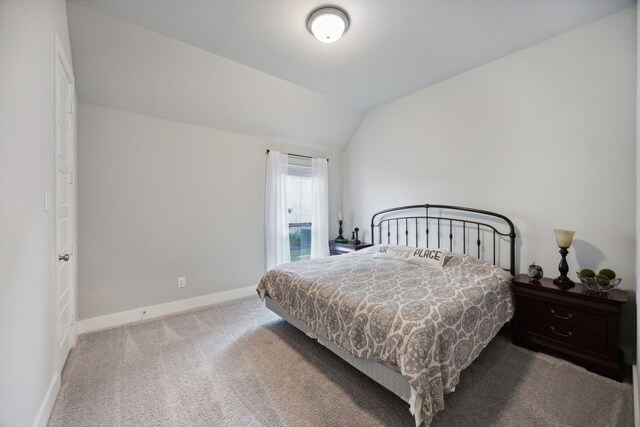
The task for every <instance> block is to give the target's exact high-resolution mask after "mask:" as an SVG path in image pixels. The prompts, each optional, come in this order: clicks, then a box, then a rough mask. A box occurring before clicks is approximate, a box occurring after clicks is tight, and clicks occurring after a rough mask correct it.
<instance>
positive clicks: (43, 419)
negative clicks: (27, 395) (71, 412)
mask: <svg viewBox="0 0 640 427" xmlns="http://www.w3.org/2000/svg"><path fill="white" fill-rule="evenodd" d="M59 390H60V375H58V374H56V375H54V377H53V378H52V379H51V384H49V388H48V389H47V393H46V394H45V395H44V400H43V401H42V404H41V405H40V409H38V413H37V414H36V418H35V420H33V427H46V425H47V422H49V417H50V416H51V411H52V410H53V404H54V403H56V397H58V391H59Z"/></svg>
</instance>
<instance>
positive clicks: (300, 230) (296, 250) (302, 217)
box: [287, 164, 311, 262]
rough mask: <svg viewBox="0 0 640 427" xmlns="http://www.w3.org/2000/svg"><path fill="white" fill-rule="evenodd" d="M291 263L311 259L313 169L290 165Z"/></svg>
mask: <svg viewBox="0 0 640 427" xmlns="http://www.w3.org/2000/svg"><path fill="white" fill-rule="evenodd" d="M287 203H288V205H289V206H288V213H289V248H290V251H291V261H292V262H293V261H299V260H302V259H309V258H310V257H311V167H310V166H306V165H296V164H290V165H289V175H288V176H287Z"/></svg>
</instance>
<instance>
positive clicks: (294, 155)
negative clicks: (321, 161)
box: [267, 149, 329, 162]
mask: <svg viewBox="0 0 640 427" xmlns="http://www.w3.org/2000/svg"><path fill="white" fill-rule="evenodd" d="M270 151H271V150H269V149H267V154H269V152H270ZM284 154H286V155H287V156H291V157H300V158H302V159H313V157H311V156H303V155H302V154H293V153H284ZM328 161H329V159H327V162H328Z"/></svg>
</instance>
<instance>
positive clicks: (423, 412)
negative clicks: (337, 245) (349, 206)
mask: <svg viewBox="0 0 640 427" xmlns="http://www.w3.org/2000/svg"><path fill="white" fill-rule="evenodd" d="M379 249H380V247H379V246H375V247H372V248H368V249H364V250H361V251H357V252H354V253H351V254H346V255H341V256H336V257H328V258H321V259H315V260H309V261H301V262H296V263H290V264H283V265H280V266H277V267H276V268H274V269H272V270H270V271H268V272H267V273H266V274H265V275H264V277H263V278H262V280H261V281H260V283H259V285H258V289H257V290H258V293H259V294H260V295H261V296H262V297H264V296H269V297H270V298H271V299H272V300H273V301H274V302H275V303H277V304H278V305H279V306H280V308H281V309H282V310H283V311H284V312H285V313H286V314H287V315H288V317H289V318H290V319H292V320H296V321H301V322H302V325H304V326H305V328H306V329H308V331H309V332H310V333H312V334H314V335H316V336H317V337H318V338H319V339H320V340H323V341H324V342H327V343H330V344H332V345H335V346H337V347H338V352H337V353H338V354H340V353H339V352H340V351H342V352H346V353H347V354H349V355H351V356H354V357H356V358H360V359H367V360H370V361H373V362H379V363H380V364H383V365H386V366H390V367H393V368H395V369H396V370H397V371H398V372H399V373H400V375H401V376H402V377H403V378H404V379H406V380H407V381H408V383H409V385H410V391H411V397H410V398H409V402H410V404H411V407H412V408H413V412H414V415H415V416H416V422H417V424H419V423H420V422H421V421H422V420H424V421H425V422H426V424H429V423H430V420H431V418H432V416H433V415H434V414H435V413H436V412H437V411H439V410H441V409H443V408H444V394H446V393H448V392H450V391H453V390H454V388H455V386H456V385H457V383H458V381H459V377H460V372H461V371H462V370H463V369H464V368H466V367H467V366H468V365H469V364H470V363H471V362H472V361H473V360H474V359H475V358H476V357H477V356H478V355H479V353H480V351H482V349H483V348H484V347H485V346H486V345H487V344H488V343H489V342H490V341H491V339H492V338H493V337H494V336H495V334H496V333H497V332H498V331H499V330H500V328H501V327H502V326H503V325H504V323H506V322H507V321H509V320H510V319H511V317H512V315H513V296H512V293H511V275H510V274H509V273H507V272H505V271H504V270H502V269H500V268H498V267H495V266H493V265H491V264H488V263H486V262H484V261H481V260H479V259H476V258H473V257H470V256H467V255H460V254H453V255H451V256H449V257H447V259H446V262H445V264H444V266H443V268H433V267H428V266H424V265H415V264H411V263H407V262H405V261H395V260H388V259H377V258H374V255H375V254H376V252H377V251H378V250H379ZM350 363H351V362H350ZM385 387H386V385H385ZM391 387H393V386H391ZM387 388H390V387H387ZM390 389H391V388H390ZM392 391H394V390H392ZM394 392H395V391H394ZM397 394H399V393H397ZM404 396H406V393H405V394H404Z"/></svg>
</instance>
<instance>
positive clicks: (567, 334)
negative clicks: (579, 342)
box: [549, 326, 573, 338]
mask: <svg viewBox="0 0 640 427" xmlns="http://www.w3.org/2000/svg"><path fill="white" fill-rule="evenodd" d="M549 329H551V332H553V333H554V334H556V335H560V336H561V337H565V338H567V337H570V336H572V335H573V334H572V333H571V331H569V332H567V333H566V334H561V333H560V332H558V331H556V328H554V327H553V326H550V327H549Z"/></svg>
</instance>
